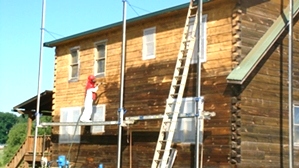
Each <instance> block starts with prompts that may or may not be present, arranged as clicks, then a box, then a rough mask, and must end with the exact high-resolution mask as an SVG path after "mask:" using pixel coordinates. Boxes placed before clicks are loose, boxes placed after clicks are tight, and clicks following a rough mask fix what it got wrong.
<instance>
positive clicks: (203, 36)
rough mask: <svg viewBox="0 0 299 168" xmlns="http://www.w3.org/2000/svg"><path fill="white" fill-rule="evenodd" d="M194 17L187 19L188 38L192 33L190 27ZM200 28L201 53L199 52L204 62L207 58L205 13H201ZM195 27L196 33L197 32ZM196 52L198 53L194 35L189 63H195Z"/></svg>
mask: <svg viewBox="0 0 299 168" xmlns="http://www.w3.org/2000/svg"><path fill="white" fill-rule="evenodd" d="M194 19H195V18H194V17H193V18H190V19H189V29H188V37H187V39H190V37H191V35H192V29H193V27H194ZM200 30H201V38H200V40H201V53H200V60H201V62H205V61H206V60H207V58H206V57H207V15H202V28H201V29H200ZM197 31H198V30H197V29H196V35H197V34H198V33H197ZM197 54H198V37H196V40H195V44H194V50H193V54H192V59H191V64H196V63H197Z"/></svg>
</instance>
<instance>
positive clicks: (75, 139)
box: [59, 107, 82, 143]
mask: <svg viewBox="0 0 299 168" xmlns="http://www.w3.org/2000/svg"><path fill="white" fill-rule="evenodd" d="M81 109H82V107H64V108H61V109H60V120H59V121H60V122H78V119H79V117H80V115H81V113H82V110H81ZM75 112H77V113H75ZM62 113H67V114H62ZM75 129H76V134H75V135H74V131H75ZM80 133H81V127H78V126H77V127H76V126H59V143H70V142H72V143H80ZM66 136H67V137H66Z"/></svg>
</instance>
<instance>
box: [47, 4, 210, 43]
mask: <svg viewBox="0 0 299 168" xmlns="http://www.w3.org/2000/svg"><path fill="white" fill-rule="evenodd" d="M210 1H211V0H203V3H207V2H210ZM189 4H190V3H185V4H181V5H177V6H174V7H170V8H166V9H162V10H159V11H156V12H152V13H148V14H145V15H142V16H139V17H135V18H131V19H128V20H127V23H131V22H134V21H138V20H142V19H146V18H149V17H152V16H156V15H159V14H162V13H166V12H171V11H175V10H179V9H183V8H186V7H188V6H189ZM122 23H123V22H122V21H119V22H115V23H112V24H108V25H105V26H102V27H98V28H95V29H91V30H88V31H84V32H81V33H77V34H74V35H70V36H67V37H63V38H61V39H57V40H53V41H49V42H45V43H44V44H43V46H44V47H49V48H52V47H55V45H56V44H58V43H60V42H64V41H67V40H71V39H74V38H78V37H81V36H84V35H88V34H92V33H95V32H99V31H102V30H106V29H109V28H111V27H116V26H120V25H122Z"/></svg>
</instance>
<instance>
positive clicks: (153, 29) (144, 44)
mask: <svg viewBox="0 0 299 168" xmlns="http://www.w3.org/2000/svg"><path fill="white" fill-rule="evenodd" d="M147 32H149V33H150V34H147ZM147 35H152V36H153V40H152V41H148V38H146V37H147ZM148 45H152V48H153V51H152V53H153V54H151V55H147V54H148V53H149V52H148V51H149V50H148V49H149V47H148ZM153 58H156V27H150V28H146V29H143V37H142V60H149V59H153Z"/></svg>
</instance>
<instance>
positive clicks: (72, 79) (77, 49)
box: [69, 46, 80, 81]
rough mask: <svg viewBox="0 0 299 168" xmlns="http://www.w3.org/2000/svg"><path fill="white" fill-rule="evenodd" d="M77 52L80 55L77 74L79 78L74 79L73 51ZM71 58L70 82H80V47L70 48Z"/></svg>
mask: <svg viewBox="0 0 299 168" xmlns="http://www.w3.org/2000/svg"><path fill="white" fill-rule="evenodd" d="M73 50H76V51H77V54H78V62H77V63H78V72H77V77H72V51H73ZM69 51H70V57H69V81H78V79H79V74H80V47H79V46H76V47H72V48H70V50H69Z"/></svg>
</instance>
